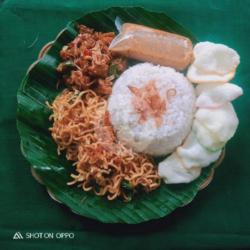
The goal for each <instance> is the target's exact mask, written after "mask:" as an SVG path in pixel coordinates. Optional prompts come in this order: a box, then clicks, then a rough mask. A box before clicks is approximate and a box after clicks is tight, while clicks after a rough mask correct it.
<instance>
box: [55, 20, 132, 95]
mask: <svg viewBox="0 0 250 250" xmlns="http://www.w3.org/2000/svg"><path fill="white" fill-rule="evenodd" d="M78 29H79V34H78V35H77V37H76V38H75V39H74V40H73V41H72V42H70V43H69V44H67V45H66V46H64V47H63V48H62V50H61V52H60V56H61V58H62V60H63V62H62V63H60V64H59V66H58V67H57V70H58V72H59V73H61V75H62V81H63V82H64V83H65V84H66V85H67V86H68V87H70V88H73V89H78V90H85V89H87V88H88V87H89V86H92V88H95V91H96V92H97V93H99V94H103V95H107V94H110V93H111V90H112V84H113V80H114V78H115V77H116V74H117V73H121V72H122V71H124V70H125V68H126V64H127V61H126V60H125V59H123V58H121V57H113V56H112V55H111V52H110V51H109V49H108V47H109V44H110V43H111V41H112V40H113V38H114V36H115V34H114V33H113V32H108V33H102V32H96V31H94V30H93V29H90V28H88V27H86V26H84V25H79V26H78ZM113 69H114V70H113ZM114 71H115V72H114Z"/></svg>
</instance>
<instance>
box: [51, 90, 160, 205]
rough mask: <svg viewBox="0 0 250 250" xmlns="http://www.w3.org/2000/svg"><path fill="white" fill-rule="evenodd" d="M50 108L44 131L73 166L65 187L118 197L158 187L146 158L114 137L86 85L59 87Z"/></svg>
mask: <svg viewBox="0 0 250 250" xmlns="http://www.w3.org/2000/svg"><path fill="white" fill-rule="evenodd" d="M50 108H51V109H52V110H53V113H52V115H51V116H50V120H52V121H53V126H52V127H51V128H50V130H51V134H52V137H53V139H54V140H55V142H56V143H57V145H58V154H60V153H61V152H62V151H65V152H66V158H67V159H68V160H70V161H74V165H75V167H76V172H77V174H72V175H71V177H72V178H73V181H71V182H70V183H68V184H69V185H72V184H78V186H80V187H82V188H83V190H85V191H90V190H93V191H94V193H95V194H96V195H100V196H103V195H107V198H108V199H109V200H113V199H115V198H118V197H120V198H122V199H123V200H124V201H130V200H131V198H132V196H133V195H134V194H135V193H138V192H139V190H143V191H146V192H149V191H152V190H154V189H156V188H157V187H158V186H159V185H160V178H159V176H158V173H157V169H156V167H155V166H154V163H153V161H152V159H150V158H149V157H147V156H146V155H143V154H138V153H135V152H133V151H132V150H131V149H128V148H126V147H125V146H124V145H122V144H121V143H120V142H118V141H117V139H116V136H115V134H114V131H113V129H112V126H111V124H110V121H109V114H108V112H107V100H106V99H105V98H104V97H102V96H100V95H98V94H96V93H95V92H94V91H93V90H91V89H87V90H84V91H78V90H74V91H72V90H69V89H65V90H64V91H63V92H62V93H61V94H60V95H59V96H58V97H57V98H56V99H55V100H54V102H53V103H52V105H51V106H50Z"/></svg>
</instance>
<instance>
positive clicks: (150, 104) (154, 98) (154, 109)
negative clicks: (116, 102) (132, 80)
mask: <svg viewBox="0 0 250 250" xmlns="http://www.w3.org/2000/svg"><path fill="white" fill-rule="evenodd" d="M128 88H129V90H130V91H131V93H132V94H133V95H134V98H133V101H132V102H133V105H134V108H135V110H136V112H137V113H139V115H140V119H139V122H140V123H143V122H145V121H147V120H148V119H149V118H150V117H153V118H154V120H155V124H156V126H157V127H159V126H161V124H162V115H163V114H164V112H165V111H166V110H167V106H168V99H169V98H170V97H172V96H175V94H176V90H175V89H169V90H168V91H167V93H166V94H167V95H166V97H167V98H166V99H165V98H161V96H160V94H159V92H158V90H157V88H156V85H155V81H154V80H151V81H149V82H148V83H147V84H146V85H145V86H143V87H141V88H137V87H134V86H128Z"/></svg>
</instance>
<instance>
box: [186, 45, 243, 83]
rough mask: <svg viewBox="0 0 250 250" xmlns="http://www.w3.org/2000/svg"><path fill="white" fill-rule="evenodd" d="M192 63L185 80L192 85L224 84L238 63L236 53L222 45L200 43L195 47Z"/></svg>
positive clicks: (238, 58)
mask: <svg viewBox="0 0 250 250" xmlns="http://www.w3.org/2000/svg"><path fill="white" fill-rule="evenodd" d="M193 54H194V62H193V64H191V66H190V67H189V69H188V72H187V78H188V79H189V80H190V81H191V82H193V83H217V82H218V83H226V82H228V81H230V80H231V79H232V78H233V77H234V75H235V71H236V68H237V66H238V65H239V63H240V57H239V55H238V53H237V52H236V51H235V50H233V49H231V48H229V47H228V46H226V45H224V44H216V43H211V42H201V43H198V44H196V45H195V47H194V50H193Z"/></svg>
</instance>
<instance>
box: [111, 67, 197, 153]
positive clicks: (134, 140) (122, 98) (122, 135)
mask: <svg viewBox="0 0 250 250" xmlns="http://www.w3.org/2000/svg"><path fill="white" fill-rule="evenodd" d="M152 80H153V81H155V85H156V88H157V91H158V92H159V95H160V97H161V98H166V91H167V90H169V89H173V88H174V89H175V90H176V95H175V96H174V97H173V98H171V99H170V100H169V104H168V106H167V108H166V111H165V112H164V113H163V115H162V123H161V125H160V126H156V124H155V120H154V118H153V117H148V119H147V120H146V121H145V122H143V123H140V122H139V120H140V116H139V114H138V112H136V110H135V108H134V106H133V101H132V100H133V98H134V96H133V94H132V93H131V91H130V90H129V88H128V86H133V87H137V88H141V87H143V86H145V85H146V84H147V83H148V82H149V81H152ZM194 103H195V94H194V88H193V85H192V84H191V83H190V82H189V81H188V80H187V79H186V78H185V77H184V76H183V74H181V73H178V72H176V71H175V70H174V69H172V68H169V67H163V66H154V65H152V64H150V63H141V64H137V65H135V66H133V67H130V68H129V69H128V70H126V71H125V72H124V73H123V74H122V75H121V76H120V77H119V79H118V80H117V81H116V82H115V84H114V87H113V90H112V94H111V96H110V98H109V101H108V111H109V113H110V119H111V123H112V125H113V127H114V130H115V131H116V134H117V136H118V139H119V140H120V141H122V142H123V143H125V144H126V145H127V146H128V147H131V148H133V149H134V150H135V151H136V152H143V153H147V154H150V155H166V154H169V153H171V152H173V151H174V149H175V148H176V147H177V146H179V145H180V144H181V143H182V142H183V140H184V138H185V137H186V136H187V134H188V133H189V131H190V129H191V125H192V120H193V113H194Z"/></svg>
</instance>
